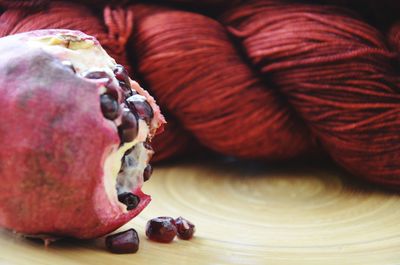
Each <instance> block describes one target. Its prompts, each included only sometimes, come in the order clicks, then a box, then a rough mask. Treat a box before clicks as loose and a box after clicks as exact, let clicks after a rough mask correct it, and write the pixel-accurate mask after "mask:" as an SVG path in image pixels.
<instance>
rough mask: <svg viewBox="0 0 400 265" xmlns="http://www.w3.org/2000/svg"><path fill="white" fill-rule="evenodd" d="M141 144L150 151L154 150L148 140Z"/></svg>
mask: <svg viewBox="0 0 400 265" xmlns="http://www.w3.org/2000/svg"><path fill="white" fill-rule="evenodd" d="M143 146H144V148H146V149H147V150H150V151H154V149H153V147H152V146H151V144H150V143H149V142H147V141H146V142H143Z"/></svg>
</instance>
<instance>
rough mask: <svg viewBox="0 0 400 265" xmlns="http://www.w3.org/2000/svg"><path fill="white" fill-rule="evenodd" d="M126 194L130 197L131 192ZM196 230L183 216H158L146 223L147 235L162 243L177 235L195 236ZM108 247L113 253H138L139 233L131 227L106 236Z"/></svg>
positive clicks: (183, 237)
mask: <svg viewBox="0 0 400 265" xmlns="http://www.w3.org/2000/svg"><path fill="white" fill-rule="evenodd" d="M125 196H126V197H129V193H127V194H125ZM118 199H119V197H118ZM195 231H196V230H195V226H194V224H193V223H191V222H190V221H188V220H186V219H185V218H183V217H181V216H180V217H178V218H176V219H174V218H172V217H168V216H160V217H156V218H153V219H151V220H149V221H148V222H147V225H146V236H147V237H148V238H149V239H150V240H152V241H156V242H160V243H170V242H172V241H173V240H174V238H175V236H178V237H179V238H180V239H183V240H189V239H191V238H192V237H193V235H194V232H195ZM106 247H107V248H108V250H110V251H111V252H112V253H118V254H123V253H136V252H137V251H138V249H139V237H138V234H137V232H136V231H135V229H133V228H131V229H129V230H126V231H124V232H120V233H116V234H113V235H110V236H108V237H106Z"/></svg>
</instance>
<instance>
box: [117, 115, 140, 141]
mask: <svg viewBox="0 0 400 265" xmlns="http://www.w3.org/2000/svg"><path fill="white" fill-rule="evenodd" d="M118 131H119V136H120V139H121V142H122V143H126V142H131V141H133V140H134V139H135V138H136V136H137V134H138V121H137V118H136V116H135V114H133V113H132V112H131V111H130V110H129V109H124V110H123V112H122V123H121V125H120V126H119V127H118Z"/></svg>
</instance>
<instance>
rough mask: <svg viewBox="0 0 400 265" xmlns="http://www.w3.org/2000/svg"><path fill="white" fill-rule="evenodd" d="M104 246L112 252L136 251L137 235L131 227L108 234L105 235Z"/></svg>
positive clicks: (137, 247) (137, 246)
mask: <svg viewBox="0 0 400 265" xmlns="http://www.w3.org/2000/svg"><path fill="white" fill-rule="evenodd" d="M106 247H107V248H108V250H109V251H111V252H112V253H117V254H126V253H136V252H137V251H138V250H139V236H138V234H137V232H136V230H135V229H133V228H131V229H129V230H126V231H124V232H120V233H116V234H113V235H109V236H107V237H106Z"/></svg>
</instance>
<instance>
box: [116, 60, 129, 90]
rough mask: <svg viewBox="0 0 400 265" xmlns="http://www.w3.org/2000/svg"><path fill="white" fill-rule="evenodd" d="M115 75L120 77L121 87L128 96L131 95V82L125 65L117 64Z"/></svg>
mask: <svg viewBox="0 0 400 265" xmlns="http://www.w3.org/2000/svg"><path fill="white" fill-rule="evenodd" d="M114 74H115V77H116V78H117V79H118V81H119V82H118V83H119V85H120V87H121V88H122V89H123V90H124V91H125V92H126V95H127V96H131V95H132V94H133V91H132V87H131V82H130V80H129V74H128V71H126V69H125V67H123V66H122V65H120V64H117V65H116V66H115V68H114Z"/></svg>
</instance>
